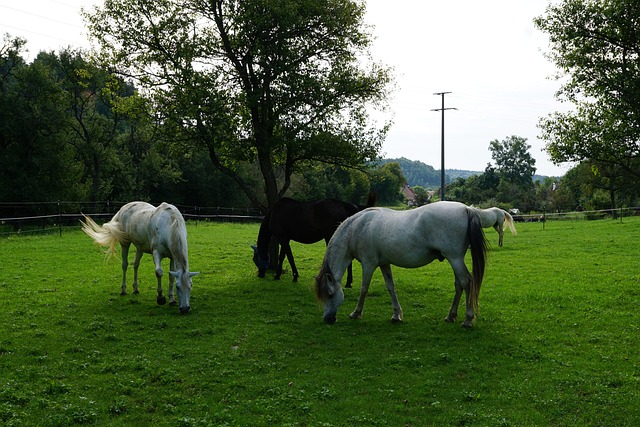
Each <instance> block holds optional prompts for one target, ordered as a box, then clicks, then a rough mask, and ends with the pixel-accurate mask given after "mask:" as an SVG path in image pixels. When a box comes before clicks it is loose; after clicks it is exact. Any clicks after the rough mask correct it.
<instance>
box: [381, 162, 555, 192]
mask: <svg viewBox="0 0 640 427" xmlns="http://www.w3.org/2000/svg"><path fill="white" fill-rule="evenodd" d="M392 162H396V163H398V164H399V165H400V169H401V170H402V174H403V175H404V177H405V178H407V184H409V186H411V187H415V186H420V187H423V188H438V187H440V170H436V169H434V168H433V166H429V165H427V164H426V163H423V162H421V161H419V160H409V159H407V158H406V157H400V158H398V159H382V160H381V161H380V164H381V165H384V164H387V163H392ZM483 173H484V171H469V170H463V169H445V172H444V176H445V182H446V183H449V182H451V181H454V180H455V179H456V178H465V179H466V178H469V177H470V176H473V175H482V174H483ZM545 178H546V176H543V175H534V176H533V180H534V181H543V180H544V179H545Z"/></svg>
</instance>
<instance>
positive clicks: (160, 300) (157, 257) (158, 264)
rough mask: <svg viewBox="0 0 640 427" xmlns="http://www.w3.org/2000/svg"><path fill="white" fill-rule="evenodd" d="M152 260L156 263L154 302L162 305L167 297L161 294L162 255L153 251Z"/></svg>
mask: <svg viewBox="0 0 640 427" xmlns="http://www.w3.org/2000/svg"><path fill="white" fill-rule="evenodd" d="M153 262H154V263H155V265H156V278H157V279H158V297H157V298H156V302H157V303H158V304H159V305H163V304H166V303H167V298H165V296H164V295H162V274H163V271H162V257H161V256H160V253H159V252H158V251H157V250H154V251H153Z"/></svg>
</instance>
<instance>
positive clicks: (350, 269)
mask: <svg viewBox="0 0 640 427" xmlns="http://www.w3.org/2000/svg"><path fill="white" fill-rule="evenodd" d="M352 283H353V263H352V262H351V263H349V267H347V284H346V285H344V287H345V288H350V287H351V284H352Z"/></svg>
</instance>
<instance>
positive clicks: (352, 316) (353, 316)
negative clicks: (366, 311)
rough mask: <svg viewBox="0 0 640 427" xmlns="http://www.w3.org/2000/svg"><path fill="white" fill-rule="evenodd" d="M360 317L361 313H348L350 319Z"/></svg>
mask: <svg viewBox="0 0 640 427" xmlns="http://www.w3.org/2000/svg"><path fill="white" fill-rule="evenodd" d="M361 317H362V315H361V314H357V313H351V314H350V315H349V318H350V319H360V318H361Z"/></svg>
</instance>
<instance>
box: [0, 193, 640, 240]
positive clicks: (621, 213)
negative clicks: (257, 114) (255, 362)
mask: <svg viewBox="0 0 640 427" xmlns="http://www.w3.org/2000/svg"><path fill="white" fill-rule="evenodd" d="M125 203H126V202H111V201H105V202H24V203H22V202H21V203H0V237H5V236H9V235H14V234H35V233H55V232H57V233H59V234H60V235H62V230H63V229H64V228H77V227H79V225H80V223H79V221H80V219H82V214H86V215H89V216H91V217H92V218H94V219H102V220H104V221H106V220H108V219H109V218H111V217H112V216H113V215H114V214H115V213H116V212H117V211H118V209H120V208H121V207H122V206H123V205H124V204H125ZM176 207H177V208H178V209H180V212H182V215H183V216H184V218H185V219H186V220H188V221H189V220H191V221H195V222H196V224H197V223H198V221H226V222H259V221H261V220H262V218H263V215H262V213H261V212H260V211H259V210H258V209H252V208H226V207H201V206H185V205H176ZM636 215H640V207H631V208H619V209H605V210H595V211H574V212H540V213H536V214H526V215H524V214H523V215H520V214H514V215H513V217H514V220H516V221H518V222H546V221H562V220H564V221H583V220H596V219H607V218H608V219H616V220H620V221H622V220H623V218H625V217H629V216H636Z"/></svg>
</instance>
